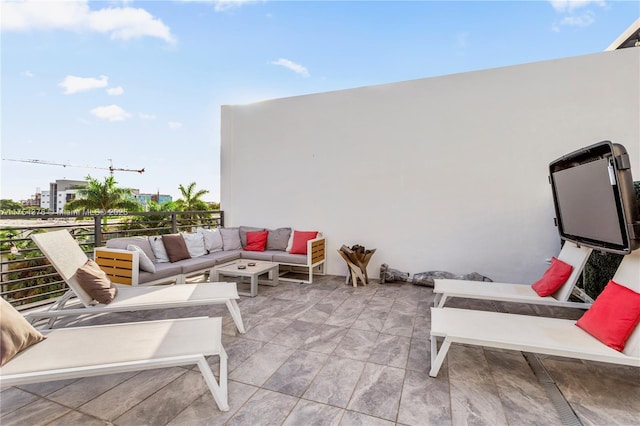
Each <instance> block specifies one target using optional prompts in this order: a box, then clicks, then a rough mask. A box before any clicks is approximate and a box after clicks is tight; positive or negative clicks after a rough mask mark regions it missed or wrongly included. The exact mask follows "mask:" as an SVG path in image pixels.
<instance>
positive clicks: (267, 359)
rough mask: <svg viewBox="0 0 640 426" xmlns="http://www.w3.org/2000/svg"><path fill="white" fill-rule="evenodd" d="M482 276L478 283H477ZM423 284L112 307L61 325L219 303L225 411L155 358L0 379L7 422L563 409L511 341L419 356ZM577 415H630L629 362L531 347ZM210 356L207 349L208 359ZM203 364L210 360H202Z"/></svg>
mask: <svg viewBox="0 0 640 426" xmlns="http://www.w3.org/2000/svg"><path fill="white" fill-rule="evenodd" d="M480 285H481V284H480ZM432 301H433V293H432V290H431V289H430V288H426V287H418V286H413V285H411V284H378V283H376V282H373V283H371V284H370V285H368V286H367V287H357V288H353V287H350V286H347V285H345V283H344V278H343V277H336V276H325V277H318V279H317V280H316V281H315V282H314V283H313V284H311V285H300V284H296V283H284V282H283V283H281V284H280V285H279V286H278V287H266V286H260V290H259V295H258V297H255V298H249V297H242V298H241V301H240V309H241V311H242V315H243V319H244V322H245V327H246V329H247V332H246V334H245V335H239V334H237V332H236V330H235V327H234V324H233V322H232V320H231V318H230V317H229V315H228V312H227V311H226V308H224V306H214V307H207V308H189V309H173V310H165V311H145V312H136V313H127V314H110V315H107V316H101V317H93V318H90V319H85V320H83V321H75V320H73V321H69V323H68V324H67V325H70V326H71V325H76V324H89V323H107V322H124V321H140V320H145V319H160V318H175V317H181V316H197V315H210V316H222V317H223V318H224V321H223V334H224V335H223V344H224V345H225V348H226V350H227V353H228V355H229V404H230V407H231V408H230V410H229V411H228V412H220V411H219V410H218V409H217V407H216V405H215V402H214V401H213V398H212V397H211V395H210V394H209V393H208V390H207V388H206V385H205V384H204V382H203V380H202V378H201V376H200V374H199V372H198V371H194V369H189V368H166V369H159V370H151V371H144V372H140V373H125V374H114V375H108V376H101V377H95V378H88V379H77V380H65V381H58V382H50V383H43V384H34V385H28V386H21V387H13V388H7V389H4V390H3V391H2V393H0V411H1V417H0V424H1V425H2V426H10V425H21V426H22V425H110V424H114V425H135V426H139V425H154V426H155V425H172V426H173V425H222V424H227V425H252V426H253V425H394V424H396V425H463V424H474V425H524V424H527V425H556V424H562V419H561V417H560V415H559V414H558V413H557V411H556V409H555V408H554V406H553V405H552V403H551V400H550V398H549V396H548V394H547V392H546V391H545V386H544V385H543V384H542V383H541V382H540V381H539V380H538V379H537V377H536V376H535V375H534V373H533V372H532V369H531V367H530V366H529V364H528V363H527V360H526V359H525V358H524V356H523V355H522V354H521V353H519V352H510V351H501V350H483V349H481V348H478V347H472V346H462V345H454V346H453V347H452V348H451V350H450V351H449V356H448V359H447V361H446V362H445V365H444V366H443V368H442V369H441V371H440V374H439V376H438V377H437V378H431V377H429V376H428V374H427V372H428V370H429V364H430V362H429V361H430V354H429V351H430V348H429V344H428V343H429V341H428V338H429V324H430V319H429V307H430V306H431V305H432ZM449 305H450V306H457V307H466V308H473V309H490V310H494V309H498V310H504V311H507V312H515V313H525V314H531V315H536V314H541V315H548V316H560V317H565V318H577V317H578V316H579V315H580V311H577V310H571V309H550V308H548V307H530V306H524V305H513V304H511V305H509V304H498V303H491V302H481V301H470V300H462V299H458V300H454V301H452V302H450V303H449ZM538 359H539V360H540V361H541V362H542V364H543V365H544V367H545V368H546V370H547V371H548V372H549V373H550V375H551V376H552V378H553V379H554V381H555V384H556V386H557V387H558V389H559V390H560V391H561V393H562V395H563V396H564V398H565V399H566V401H568V403H569V405H570V407H571V409H572V410H573V412H575V414H576V415H577V417H578V418H579V420H580V421H581V422H582V423H583V424H585V425H615V424H619V425H632V424H638V423H640V369H637V368H632V367H621V366H615V365H607V364H601V363H594V362H582V361H577V360H572V359H562V358H557V357H547V356H538ZM210 362H211V363H212V365H214V367H217V359H214V358H212V359H211V360H210ZM214 371H216V370H215V369H214Z"/></svg>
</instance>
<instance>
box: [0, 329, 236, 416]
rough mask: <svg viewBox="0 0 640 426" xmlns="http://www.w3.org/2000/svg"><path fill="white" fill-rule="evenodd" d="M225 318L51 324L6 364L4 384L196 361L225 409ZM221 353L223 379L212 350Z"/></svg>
mask: <svg viewBox="0 0 640 426" xmlns="http://www.w3.org/2000/svg"><path fill="white" fill-rule="evenodd" d="M221 333H222V321H221V319H220V318H206V317H205V318H202V317H201V318H183V319H177V320H161V321H149V322H137V323H124V324H110V325H97V326H89V327H72V328H60V329H54V330H47V331H45V332H44V334H45V335H46V336H47V338H46V339H45V340H43V341H41V342H39V343H36V344H35V345H33V346H31V347H29V348H27V349H25V350H23V351H22V352H20V353H18V354H17V355H16V356H15V357H14V358H13V359H11V360H9V362H8V363H6V364H5V365H4V366H2V367H1V368H0V386H2V387H5V386H18V385H25V384H29V383H40V382H47V381H53V380H62V379H74V378H81V377H91V376H100V375H105V374H115V373H123V372H127V371H141V370H150V369H154V368H165V367H174V366H181V365H192V364H196V365H197V366H198V368H199V369H200V372H201V373H202V377H203V378H204V380H205V382H206V383H207V386H208V388H209V390H210V391H211V395H213V398H214V399H215V401H216V404H217V405H218V408H220V410H221V411H228V410H229V404H228V401H227V354H226V352H225V350H224V347H223V346H222V343H221V340H220V339H221ZM211 355H218V356H219V357H220V371H219V380H218V381H216V378H215V377H214V375H213V372H212V371H211V367H210V366H209V364H208V362H207V360H206V358H205V357H206V356H211Z"/></svg>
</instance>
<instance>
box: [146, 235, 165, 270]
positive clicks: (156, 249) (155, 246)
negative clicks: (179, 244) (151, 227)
mask: <svg viewBox="0 0 640 426" xmlns="http://www.w3.org/2000/svg"><path fill="white" fill-rule="evenodd" d="M149 244H150V245H151V250H153V255H154V256H155V258H156V263H168V262H169V255H168V254H167V250H166V249H165V248H164V243H163V242H162V237H160V236H153V237H149Z"/></svg>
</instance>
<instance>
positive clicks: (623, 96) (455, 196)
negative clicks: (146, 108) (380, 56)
mask: <svg viewBox="0 0 640 426" xmlns="http://www.w3.org/2000/svg"><path fill="white" fill-rule="evenodd" d="M639 76H640V49H637V48H630V49H624V50H618V51H613V52H603V53H597V54H593V55H586V56H580V57H573V58H567V59H562V60H553V61H545V62H538V63H532V64H525V65H518V66H511V67H504V68H497V69H490V70H484V71H478V72H469V73H463V74H455V75H448V76H442V77H435V78H427V79H421V80H413V81H405V82H399V83H393V84H385V85H379V86H371V87H363V88H356V89H350V90H343V91H336V92H328V93H319V94H314V95H308V96H299V97H291V98H283V99H275V100H270V101H266V102H260V103H256V104H251V105H239V106H223V107H222V138H221V205H222V207H221V208H222V209H223V210H224V212H225V220H226V225H227V226H239V225H251V226H265V227H270V228H274V227H280V226H291V227H293V228H295V229H299V230H320V231H323V232H324V234H325V236H326V237H327V243H328V248H329V257H328V264H327V266H328V272H329V273H331V274H342V275H343V274H345V273H346V266H345V265H344V262H343V260H342V259H341V258H340V257H339V256H338V254H337V253H336V250H337V249H338V248H339V247H340V245H342V244H343V243H344V244H347V245H352V244H356V243H359V244H362V245H365V246H366V247H371V248H377V252H376V254H375V255H374V257H373V258H372V261H371V263H370V265H369V274H370V275H371V276H372V277H377V276H378V268H379V266H380V264H381V263H387V264H389V265H390V266H391V267H393V268H397V269H401V270H403V271H408V272H411V273H416V272H424V271H429V270H446V271H451V272H455V273H468V272H472V271H476V272H479V273H481V274H483V275H487V276H489V277H491V278H492V279H494V280H497V281H508V282H522V283H527V282H531V281H533V280H535V279H536V278H538V277H539V276H540V275H541V274H542V272H543V271H544V270H545V269H546V268H547V264H546V263H545V259H548V258H550V257H551V256H552V255H557V253H558V251H559V245H560V241H559V237H558V234H557V231H556V228H555V227H554V225H553V217H554V213H553V201H552V197H551V191H550V186H549V184H548V180H547V175H548V173H547V167H548V164H549V162H550V161H552V160H554V159H556V158H557V157H559V156H561V155H563V154H566V153H568V152H570V151H573V150H576V149H578V148H581V147H583V146H586V145H590V144H592V143H595V142H598V141H601V140H612V141H614V142H617V143H621V144H623V145H625V146H626V148H627V150H628V151H629V153H630V157H631V162H632V170H633V172H634V179H635V180H639V179H640V152H639V151H640V125H639V120H638V117H639V116H640V78H639Z"/></svg>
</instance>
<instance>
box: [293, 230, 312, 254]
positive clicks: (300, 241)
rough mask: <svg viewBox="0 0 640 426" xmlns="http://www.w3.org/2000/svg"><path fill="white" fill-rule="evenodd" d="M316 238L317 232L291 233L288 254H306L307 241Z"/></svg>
mask: <svg viewBox="0 0 640 426" xmlns="http://www.w3.org/2000/svg"><path fill="white" fill-rule="evenodd" d="M317 236H318V231H293V243H292V244H291V250H289V253H290V254H307V241H309V240H313V239H314V238H315V237H317Z"/></svg>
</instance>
